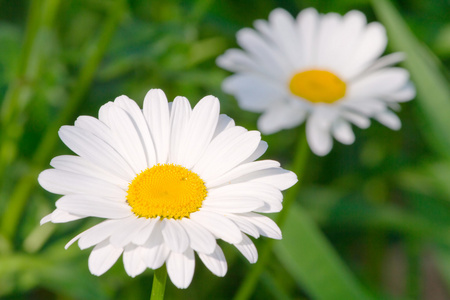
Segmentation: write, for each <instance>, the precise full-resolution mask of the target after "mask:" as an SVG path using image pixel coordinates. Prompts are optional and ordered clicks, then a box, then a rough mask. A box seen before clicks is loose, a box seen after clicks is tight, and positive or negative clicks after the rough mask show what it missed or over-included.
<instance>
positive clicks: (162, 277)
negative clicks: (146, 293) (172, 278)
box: [150, 266, 167, 300]
mask: <svg viewBox="0 0 450 300" xmlns="http://www.w3.org/2000/svg"><path fill="white" fill-rule="evenodd" d="M166 280H167V269H166V266H162V267H161V268H159V269H157V270H155V273H154V275H153V287H152V295H151V297H150V300H162V299H164V291H165V290H166Z"/></svg>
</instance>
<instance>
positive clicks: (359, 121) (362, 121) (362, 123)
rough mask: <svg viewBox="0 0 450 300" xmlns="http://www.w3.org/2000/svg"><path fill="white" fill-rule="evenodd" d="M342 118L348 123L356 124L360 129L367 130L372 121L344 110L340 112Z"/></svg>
mask: <svg viewBox="0 0 450 300" xmlns="http://www.w3.org/2000/svg"><path fill="white" fill-rule="evenodd" d="M340 114H341V116H342V117H343V118H345V119H346V120H347V121H349V122H351V123H353V124H355V125H356V126H358V127H359V128H362V129H366V128H368V127H369V126H370V120H369V118H367V117H366V116H364V115H361V114H358V113H356V112H352V111H348V110H347V111H346V110H342V111H341V112H340Z"/></svg>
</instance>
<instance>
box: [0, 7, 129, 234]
mask: <svg viewBox="0 0 450 300" xmlns="http://www.w3.org/2000/svg"><path fill="white" fill-rule="evenodd" d="M123 6H124V1H123V0H119V1H117V2H115V5H114V6H112V7H111V11H110V14H109V17H108V20H107V21H106V22H105V25H104V27H103V29H102V33H101V35H100V38H99V39H98V41H97V43H96V44H95V45H94V47H93V48H92V49H94V51H93V52H92V53H91V55H89V56H88V58H87V60H86V63H85V64H84V66H83V69H82V70H81V73H80V76H79V77H78V80H77V82H76V84H75V88H74V89H73V91H74V92H73V93H72V95H71V97H70V99H69V101H68V103H67V105H66V106H65V107H64V109H63V111H62V112H61V114H60V115H59V117H58V118H57V119H56V120H55V121H54V122H53V123H52V124H51V125H50V126H49V127H48V129H47V131H46V133H45V135H44V137H43V138H42V139H41V142H40V144H39V146H38V147H37V149H36V151H35V152H34V155H33V158H32V164H31V167H30V169H29V170H28V172H27V174H26V175H25V176H24V177H22V178H21V179H20V181H19V182H18V183H17V185H16V186H15V189H14V190H13V193H12V195H11V197H10V198H9V202H8V205H7V207H6V209H5V212H4V214H3V218H2V223H1V229H2V232H3V234H4V235H5V236H6V237H7V238H9V239H11V238H12V237H13V236H14V234H15V231H16V230H17V227H18V224H19V221H20V218H21V216H22V214H23V211H24V209H25V207H26V204H27V200H28V198H29V196H30V194H31V191H32V190H33V188H34V187H35V185H36V182H37V180H36V178H37V175H38V174H39V172H40V171H41V170H42V169H43V168H44V167H45V165H46V164H47V163H48V160H49V159H50V157H51V156H52V152H53V149H54V148H55V146H56V144H57V141H58V135H57V134H56V132H57V131H58V129H59V127H61V125H63V124H66V123H67V122H68V121H69V120H70V118H71V117H72V115H74V114H75V112H76V110H77V109H78V107H79V106H80V105H81V103H82V101H83V99H84V95H85V93H86V92H87V90H88V89H89V87H90V85H91V83H92V81H93V79H94V75H95V73H96V71H97V68H98V66H99V64H100V61H101V59H102V58H103V56H104V54H105V52H106V49H107V46H108V45H109V42H110V41H111V38H112V36H113V34H114V32H115V31H116V28H117V25H118V23H119V21H120V20H121V17H122V15H123V13H124V7H123Z"/></svg>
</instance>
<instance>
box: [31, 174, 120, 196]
mask: <svg viewBox="0 0 450 300" xmlns="http://www.w3.org/2000/svg"><path fill="white" fill-rule="evenodd" d="M38 181H39V184H40V185H41V186H42V187H43V188H44V189H46V190H47V191H49V192H52V193H54V194H59V195H67V194H86V195H92V196H98V197H107V198H108V199H113V200H115V201H116V202H125V199H126V195H127V193H126V192H125V191H124V190H123V189H121V188H120V187H118V186H116V185H114V184H111V183H109V182H106V181H104V180H101V179H97V178H94V177H88V176H85V175H79V174H75V173H72V172H68V171H61V170H57V169H49V170H45V171H42V172H41V174H39V177H38Z"/></svg>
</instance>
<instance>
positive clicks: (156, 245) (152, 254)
mask: <svg viewBox="0 0 450 300" xmlns="http://www.w3.org/2000/svg"><path fill="white" fill-rule="evenodd" d="M169 253H170V250H169V248H167V247H166V245H165V244H164V239H163V237H162V234H161V232H160V230H159V229H158V230H155V231H154V232H153V233H152V235H151V236H150V238H149V239H148V240H147V242H146V243H145V245H143V246H142V257H143V260H144V262H145V264H146V265H147V267H149V268H150V269H154V270H156V269H158V268H160V267H161V266H162V265H163V264H164V262H165V261H166V259H167V257H168V255H169Z"/></svg>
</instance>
